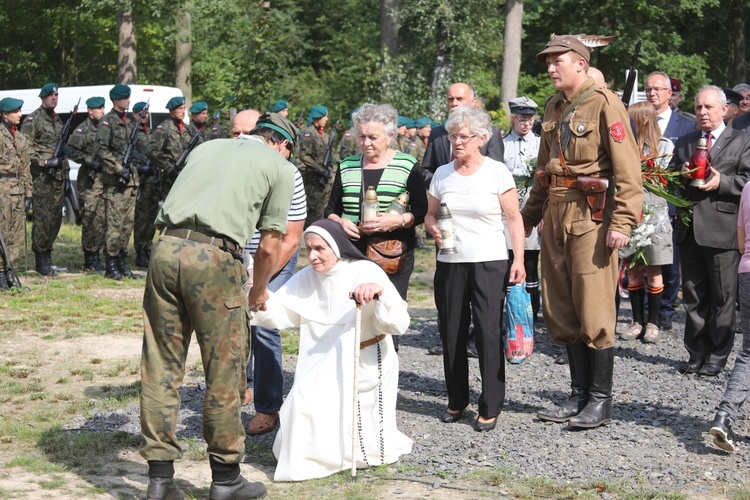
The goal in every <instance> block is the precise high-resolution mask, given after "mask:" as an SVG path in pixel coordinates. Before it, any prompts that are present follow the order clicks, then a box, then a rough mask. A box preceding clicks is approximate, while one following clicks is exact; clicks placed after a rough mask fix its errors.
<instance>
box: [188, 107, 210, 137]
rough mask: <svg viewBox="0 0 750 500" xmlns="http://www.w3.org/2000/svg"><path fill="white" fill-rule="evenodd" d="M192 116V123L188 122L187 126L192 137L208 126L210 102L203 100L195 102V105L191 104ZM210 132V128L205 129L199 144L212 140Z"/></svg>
mask: <svg viewBox="0 0 750 500" xmlns="http://www.w3.org/2000/svg"><path fill="white" fill-rule="evenodd" d="M190 118H191V120H190V123H188V126H187V128H188V133H189V134H190V137H191V138H192V137H193V136H195V134H197V133H198V132H200V131H201V129H202V128H204V127H205V126H206V122H207V121H208V104H207V103H205V102H203V101H198V102H194V103H193V105H192V106H190ZM210 133H211V131H210V130H204V131H203V133H202V134H201V135H200V136H199V137H200V138H199V139H198V144H203V143H204V142H206V141H208V140H210V137H209V134H210Z"/></svg>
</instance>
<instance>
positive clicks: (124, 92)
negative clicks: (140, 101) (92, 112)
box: [109, 83, 130, 101]
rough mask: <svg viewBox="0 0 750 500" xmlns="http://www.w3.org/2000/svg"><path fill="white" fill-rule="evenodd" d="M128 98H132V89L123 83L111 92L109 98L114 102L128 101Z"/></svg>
mask: <svg viewBox="0 0 750 500" xmlns="http://www.w3.org/2000/svg"><path fill="white" fill-rule="evenodd" d="M128 97H130V87H128V86H127V85H122V84H121V83H118V84H117V85H115V86H114V87H112V90H110V91H109V98H110V99H112V100H113V101H116V100H118V99H127V98H128Z"/></svg>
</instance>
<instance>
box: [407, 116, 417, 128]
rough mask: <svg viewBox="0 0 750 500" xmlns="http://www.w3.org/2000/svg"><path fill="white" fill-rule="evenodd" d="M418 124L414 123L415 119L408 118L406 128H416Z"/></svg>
mask: <svg viewBox="0 0 750 500" xmlns="http://www.w3.org/2000/svg"><path fill="white" fill-rule="evenodd" d="M416 127H417V126H416V125H415V123H414V120H412V119H409V118H407V119H406V128H416Z"/></svg>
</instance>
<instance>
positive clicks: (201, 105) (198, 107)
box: [190, 101, 208, 115]
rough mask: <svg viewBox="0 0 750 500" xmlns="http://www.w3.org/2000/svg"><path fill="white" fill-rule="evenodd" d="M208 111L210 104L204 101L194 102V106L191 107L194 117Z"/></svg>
mask: <svg viewBox="0 0 750 500" xmlns="http://www.w3.org/2000/svg"><path fill="white" fill-rule="evenodd" d="M207 109H208V104H207V103H205V102H203V101H198V102H194V103H193V105H192V106H190V112H191V113H192V114H194V115H197V114H198V113H203V112H204V111H206V110H207Z"/></svg>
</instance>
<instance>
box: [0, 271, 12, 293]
mask: <svg viewBox="0 0 750 500" xmlns="http://www.w3.org/2000/svg"><path fill="white" fill-rule="evenodd" d="M9 290H10V286H9V285H8V280H7V279H6V277H5V271H0V291H3V292H7V291H9Z"/></svg>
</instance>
